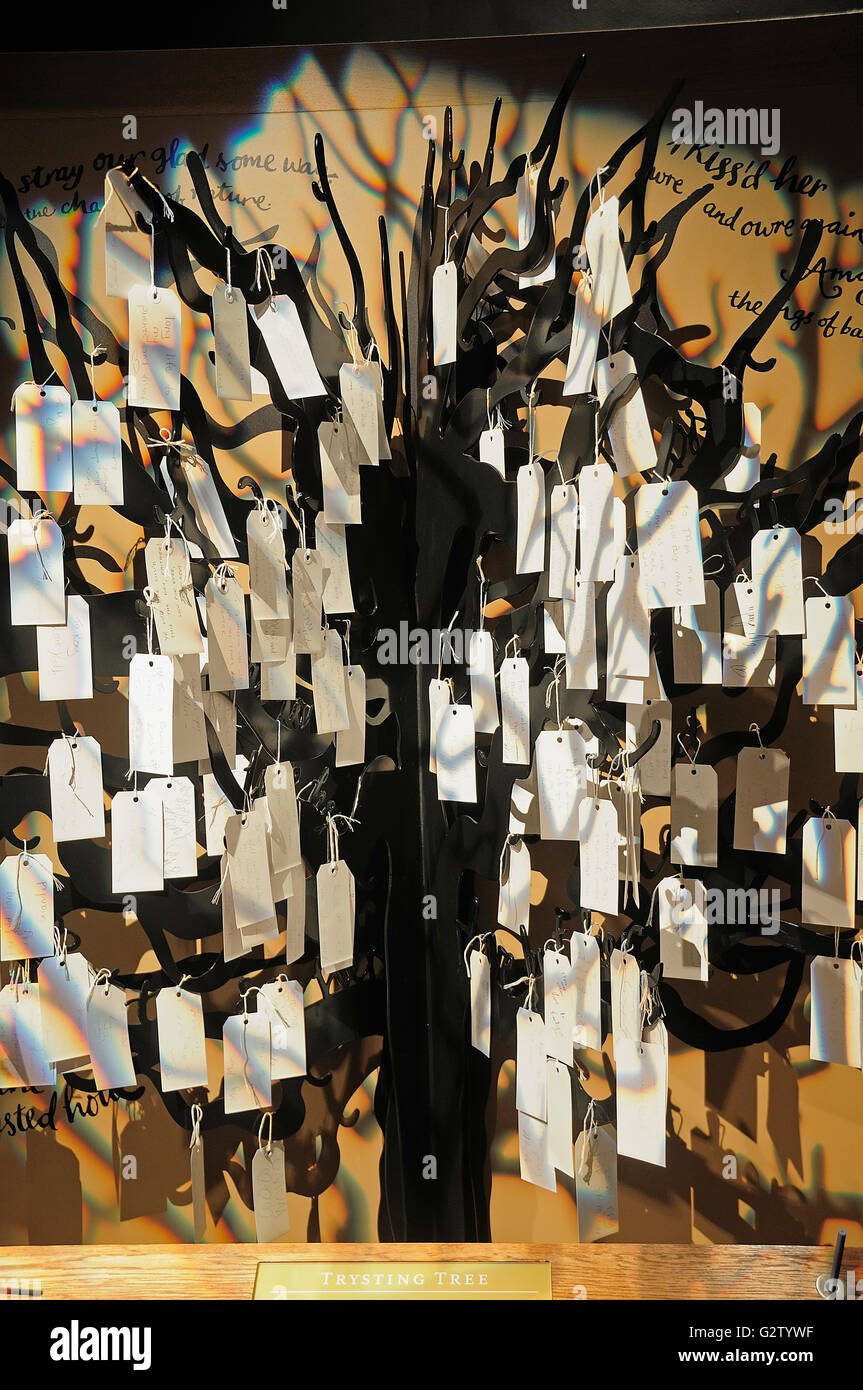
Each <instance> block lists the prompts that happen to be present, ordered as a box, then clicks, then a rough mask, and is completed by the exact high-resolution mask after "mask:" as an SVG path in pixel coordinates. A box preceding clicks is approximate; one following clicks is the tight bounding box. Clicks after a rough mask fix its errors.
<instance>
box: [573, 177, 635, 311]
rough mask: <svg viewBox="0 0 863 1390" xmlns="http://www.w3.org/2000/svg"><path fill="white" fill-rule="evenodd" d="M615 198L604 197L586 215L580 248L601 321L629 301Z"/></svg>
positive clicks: (617, 207)
mask: <svg viewBox="0 0 863 1390" xmlns="http://www.w3.org/2000/svg"><path fill="white" fill-rule="evenodd" d="M618 216H619V204H618V200H617V198H606V199H605V200H604V201H603V202H602V203H601V204H600V206H599V207H598V208H597V209H596V211H595V212H594V213H593V214H592V216H591V217H590V218H588V222H587V226H586V227H585V229H584V248H585V250H586V252H587V258H588V261H589V262H590V268H591V270H592V272H593V293H594V298H595V300H596V312H597V314H598V315H599V317H600V319H601V321H602V323H606V322H607V321H608V320H609V319H611V318H614V316H615V315H616V314H619V313H621V311H622V310H623V309H626V308H627V307H628V306H629V305H630V304H631V303H632V294H631V292H630V289H629V282H628V280H627V278H626V262H625V261H624V259H623V251H622V249H621V245H620V226H619V221H618Z"/></svg>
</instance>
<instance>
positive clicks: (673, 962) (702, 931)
mask: <svg viewBox="0 0 863 1390" xmlns="http://www.w3.org/2000/svg"><path fill="white" fill-rule="evenodd" d="M657 899H658V920H659V958H660V960H661V962H662V969H663V971H664V973H665V974H666V975H667V976H668V978H669V979H670V980H701V981H702V982H703V981H706V980H707V972H708V958H707V916H706V896H705V890H704V884H703V883H702V882H701V881H700V879H692V878H684V879H678V878H666V879H663V881H662V883H661V885H660V889H659V892H658V894H657Z"/></svg>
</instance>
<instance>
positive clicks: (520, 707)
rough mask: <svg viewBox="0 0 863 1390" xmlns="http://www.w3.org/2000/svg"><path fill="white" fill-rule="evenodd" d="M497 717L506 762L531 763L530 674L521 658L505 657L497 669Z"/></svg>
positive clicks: (503, 756)
mask: <svg viewBox="0 0 863 1390" xmlns="http://www.w3.org/2000/svg"><path fill="white" fill-rule="evenodd" d="M500 717H501V724H502V725H503V754H502V758H503V761H504V762H505V763H522V764H524V763H529V762H530V671H529V668H528V664H527V661H526V660H525V658H524V657H523V656H513V657H507V658H506V660H505V661H504V662H503V665H502V666H501V668H500Z"/></svg>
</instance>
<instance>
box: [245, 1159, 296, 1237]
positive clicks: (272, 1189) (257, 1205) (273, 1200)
mask: <svg viewBox="0 0 863 1390" xmlns="http://www.w3.org/2000/svg"><path fill="white" fill-rule="evenodd" d="M252 1205H253V1207H254V1209H255V1239H256V1241H257V1242H258V1244H259V1245H267V1244H272V1243H273V1242H274V1241H279V1240H285V1239H286V1237H287V1236H288V1235H289V1234H290V1229H291V1219H290V1217H289V1215H288V1189H287V1177H286V1174H285V1146H284V1144H282V1143H280V1141H279V1140H277V1139H276V1140H272V1141H271V1142H270V1143H269V1144H262V1145H261V1146H260V1148H257V1149H256V1150H255V1152H254V1154H253V1155H252Z"/></svg>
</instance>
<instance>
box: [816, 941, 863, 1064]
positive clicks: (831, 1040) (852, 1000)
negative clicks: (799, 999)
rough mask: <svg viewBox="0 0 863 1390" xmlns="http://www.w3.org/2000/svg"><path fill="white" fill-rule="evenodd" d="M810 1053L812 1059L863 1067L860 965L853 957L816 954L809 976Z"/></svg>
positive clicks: (862, 1011) (862, 1012) (862, 1013)
mask: <svg viewBox="0 0 863 1390" xmlns="http://www.w3.org/2000/svg"><path fill="white" fill-rule="evenodd" d="M809 983H810V989H811V992H812V1001H811V1003H812V1007H811V1013H810V1015H809V1056H810V1057H811V1059H812V1061H813V1062H838V1063H839V1065H840V1066H846V1067H858V1068H859V1067H861V1066H863V1039H861V1022H863V1009H861V1007H860V1000H861V995H860V967H859V966H858V965H857V964H856V963H855V962H854V961H851V960H833V959H830V958H828V957H827V956H816V957H815V959H814V960H813V961H812V965H811V967H810V977H809Z"/></svg>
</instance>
